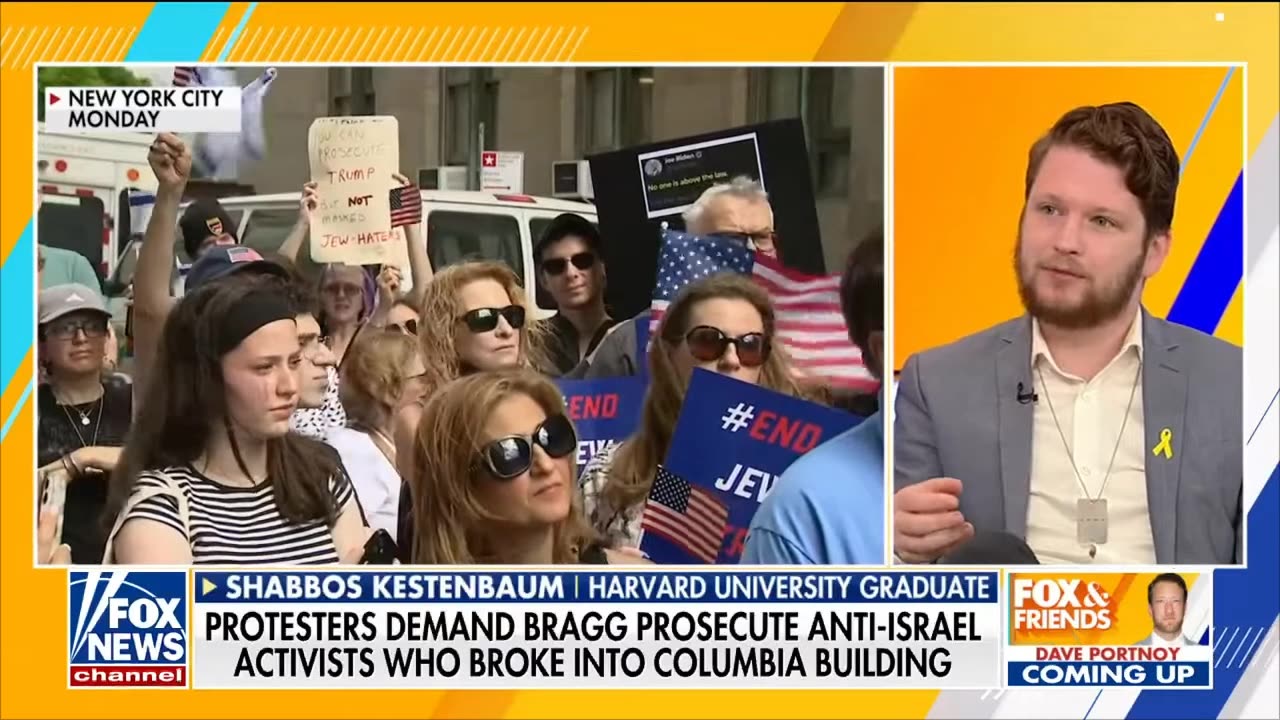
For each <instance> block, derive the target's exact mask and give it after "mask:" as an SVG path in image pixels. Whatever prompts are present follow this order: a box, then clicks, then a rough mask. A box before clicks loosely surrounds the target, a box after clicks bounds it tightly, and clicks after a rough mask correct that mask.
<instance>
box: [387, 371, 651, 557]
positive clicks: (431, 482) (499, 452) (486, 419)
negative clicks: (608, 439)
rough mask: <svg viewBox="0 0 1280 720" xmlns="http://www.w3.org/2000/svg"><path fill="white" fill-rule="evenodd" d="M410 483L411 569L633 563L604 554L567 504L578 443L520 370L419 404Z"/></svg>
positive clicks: (404, 539) (560, 410)
mask: <svg viewBox="0 0 1280 720" xmlns="http://www.w3.org/2000/svg"><path fill="white" fill-rule="evenodd" d="M422 420H423V422H422V424H421V425H420V426H419V431H418V432H417V434H416V438H415V442H414V446H413V452H412V457H411V463H412V466H413V472H412V477H413V478H414V480H413V481H411V482H410V489H411V490H410V498H411V503H412V528H413V529H415V530H416V531H414V530H408V531H407V532H404V533H403V534H402V535H401V540H400V542H401V544H402V545H403V544H405V543H408V544H409V546H410V553H409V556H410V559H411V560H412V562H413V563H415V564H428V565H467V564H475V563H485V564H502V565H524V564H537V565H553V564H574V563H594V564H601V563H637V562H643V561H642V560H640V559H639V558H637V557H635V556H634V555H629V554H626V553H618V552H614V551H612V550H607V549H605V547H604V546H603V545H602V544H600V543H599V542H597V541H596V535H595V533H594V532H593V531H592V529H591V527H590V525H588V524H587V523H586V522H585V520H584V519H583V517H582V514H581V510H580V509H579V508H578V506H577V504H576V503H575V497H574V495H575V493H574V487H573V471H574V456H575V454H576V451H577V449H578V438H577V435H576V434H575V433H574V429H573V424H572V423H571V422H570V421H569V418H568V417H566V416H565V414H564V398H563V397H562V396H561V395H560V391H559V390H558V389H557V388H556V386H555V384H554V383H552V382H551V381H550V380H547V379H546V378H545V377H543V376H541V375H539V374H537V373H534V372H532V371H529V370H507V371H502V372H489V373H480V374H476V375H471V376H469V377H465V378H461V379H459V380H457V381H455V382H452V383H450V384H449V385H447V386H445V387H444V388H443V389H441V390H440V391H439V392H438V393H436V394H435V395H434V396H432V397H431V399H430V400H428V401H427V405H426V408H425V409H424V411H423V416H422Z"/></svg>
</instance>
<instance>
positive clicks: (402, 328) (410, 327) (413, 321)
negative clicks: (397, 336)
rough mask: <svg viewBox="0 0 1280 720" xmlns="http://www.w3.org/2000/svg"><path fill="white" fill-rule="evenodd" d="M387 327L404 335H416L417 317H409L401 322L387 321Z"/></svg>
mask: <svg viewBox="0 0 1280 720" xmlns="http://www.w3.org/2000/svg"><path fill="white" fill-rule="evenodd" d="M387 329H388V330H393V331H395V332H400V333H404V334H405V335H417V334H418V320H417V318H409V319H408V320H405V321H404V322H403V323H387Z"/></svg>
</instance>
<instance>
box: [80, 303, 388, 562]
mask: <svg viewBox="0 0 1280 720" xmlns="http://www.w3.org/2000/svg"><path fill="white" fill-rule="evenodd" d="M300 361H301V348H300V346H299V343H298V331H297V326H296V324H295V321H294V308H293V307H292V306H291V304H290V303H289V301H288V298H287V296H286V294H285V291H284V288H283V285H282V284H281V281H279V280H276V279H273V278H265V277H233V278H228V279H227V280H225V281H223V282H219V283H215V284H212V285H209V286H206V287H202V288H201V289H199V290H198V291H196V292H195V293H193V294H191V295H188V296H186V297H184V298H183V299H182V301H181V302H180V303H179V304H178V305H177V307H176V308H174V311H173V312H172V314H171V315H170V316H169V318H168V320H167V321H166V323H165V327H164V334H163V337H162V340H161V347H160V353H159V357H158V362H157V363H156V365H155V372H154V374H153V376H152V378H151V381H150V384H149V386H148V388H147V390H146V394H145V396H144V400H143V405H142V409H141V412H140V413H139V414H138V416H137V419H136V421H135V423H134V428H133V432H132V433H131V435H130V438H129V442H128V444H127V445H126V447H125V451H124V456H123V457H122V459H121V462H120V465H119V466H118V467H117V468H116V473H115V475H114V476H113V478H112V486H111V490H110V494H109V497H108V502H107V521H108V522H111V523H112V531H111V534H110V539H109V540H108V544H107V550H106V553H105V560H104V562H107V563H117V564H172V565H178V564H187V563H219V564H326V563H337V562H342V561H351V562H354V561H356V560H358V559H359V556H360V553H361V550H362V547H363V544H364V542H365V540H366V538H367V536H368V531H367V529H366V528H365V527H364V523H363V521H362V519H361V515H360V510H359V508H358V506H357V504H356V501H355V499H354V497H353V493H352V490H351V483H350V481H349V480H348V479H347V476H346V473H345V472H344V471H343V468H342V464H341V462H340V461H339V460H338V458H337V456H336V454H335V453H334V452H333V451H332V450H331V449H329V448H328V447H327V446H325V445H323V444H321V443H319V442H316V441H313V440H310V439H307V438H303V437H301V436H298V435H294V434H291V433H289V417H290V415H292V413H293V411H294V409H295V408H296V407H297V404H298V380H297V377H296V374H295V369H296V367H297V365H298V364H299V362H300Z"/></svg>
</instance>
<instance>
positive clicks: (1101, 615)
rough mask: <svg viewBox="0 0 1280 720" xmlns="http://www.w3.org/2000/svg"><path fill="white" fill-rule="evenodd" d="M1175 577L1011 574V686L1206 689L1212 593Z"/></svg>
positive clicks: (1008, 650) (1189, 577) (1210, 651)
mask: <svg viewBox="0 0 1280 720" xmlns="http://www.w3.org/2000/svg"><path fill="white" fill-rule="evenodd" d="M1195 579H1196V578H1195V576H1194V575H1180V574H1178V573H1172V572H1171V573H1162V574H1136V573H1106V574H1103V573H1097V574H1066V573H1010V574H1009V579H1008V582H1009V585H1008V597H1009V628H1010V629H1009V645H1008V647H1006V648H1005V651H1004V660H1005V670H1006V684H1007V685H1010V686H1035V687H1044V686H1071V687H1085V686H1087V687H1168V688H1208V687H1211V686H1212V684H1213V660H1214V652H1213V645H1212V641H1211V638H1210V634H1211V632H1210V630H1209V628H1208V625H1209V622H1210V618H1212V617H1213V607H1212V602H1213V600H1212V593H1203V594H1193V593H1192V592H1190V590H1191V588H1192V587H1194V586H1193V583H1194V582H1195Z"/></svg>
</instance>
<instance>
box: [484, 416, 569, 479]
mask: <svg viewBox="0 0 1280 720" xmlns="http://www.w3.org/2000/svg"><path fill="white" fill-rule="evenodd" d="M534 445H537V446H538V447H540V448H542V449H543V450H544V451H546V453H547V455H549V456H551V457H553V458H557V459H558V458H562V457H564V456H566V455H568V454H569V453H571V452H573V451H574V450H575V449H577V447H578V436H577V434H576V433H574V431H573V423H571V422H569V418H567V417H565V416H564V415H552V416H551V417H548V418H547V419H546V420H543V421H542V423H541V424H540V425H538V427H536V428H534V429H533V434H532V435H527V436H526V435H508V436H507V437H502V438H498V439H497V440H494V441H493V442H491V443H489V444H488V445H485V446H484V449H483V451H482V452H481V455H482V457H483V458H484V464H485V467H486V468H487V469H488V470H489V473H490V474H492V475H493V476H494V477H495V478H497V479H499V480H510V479H512V478H515V477H518V476H519V475H521V474H523V473H525V472H527V471H528V470H529V468H530V467H531V466H532V465H533V446H534Z"/></svg>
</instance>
